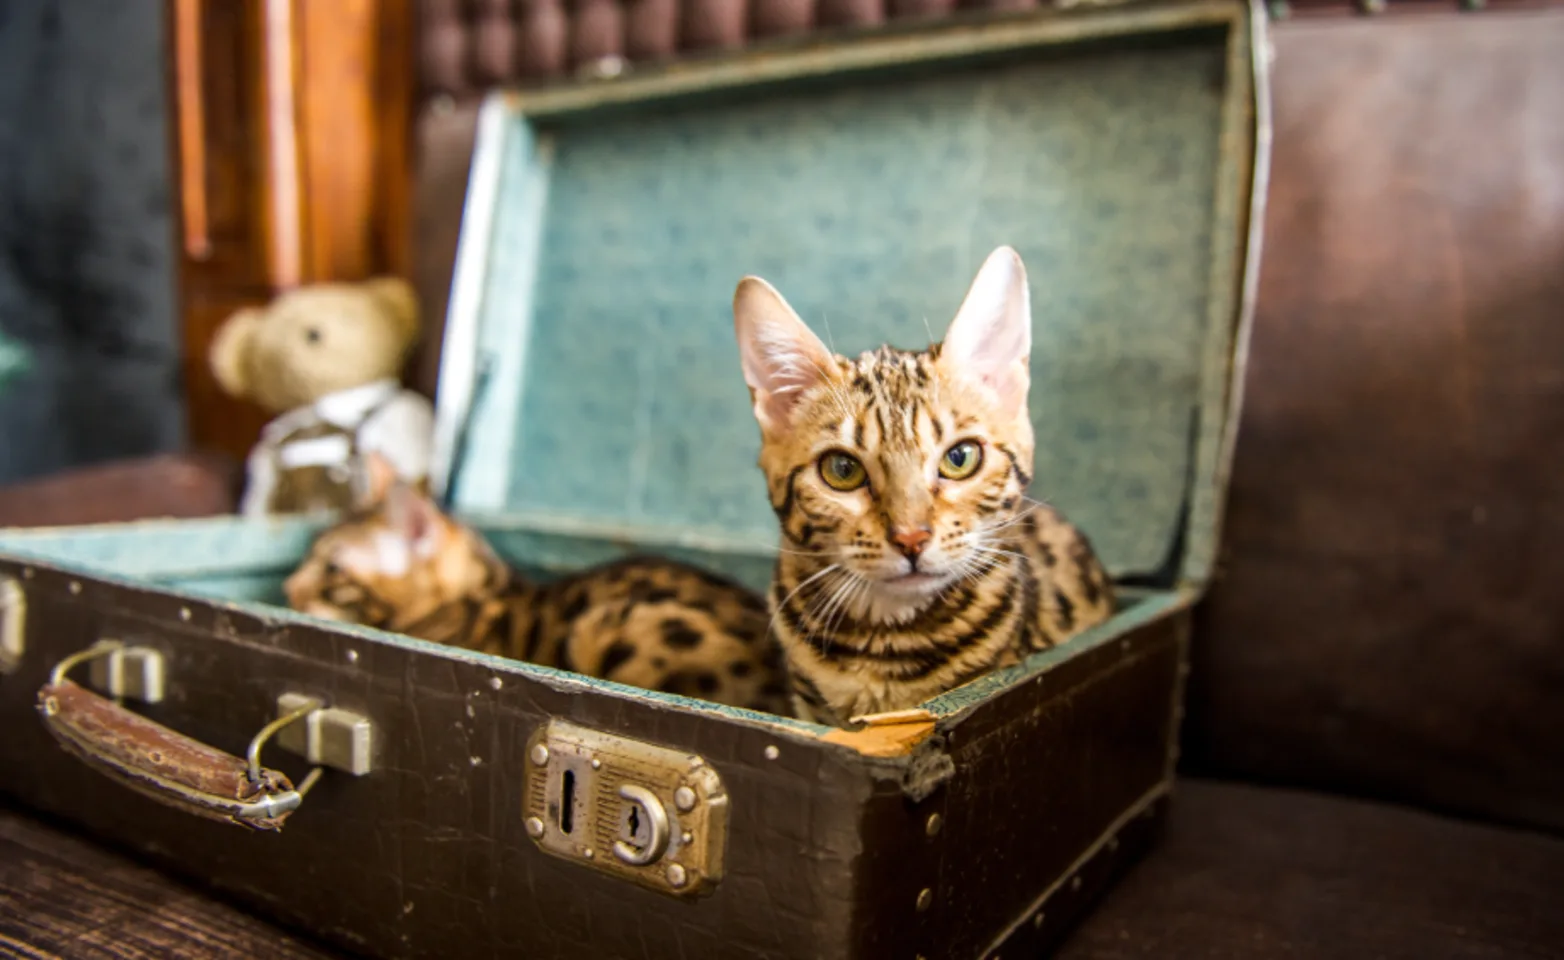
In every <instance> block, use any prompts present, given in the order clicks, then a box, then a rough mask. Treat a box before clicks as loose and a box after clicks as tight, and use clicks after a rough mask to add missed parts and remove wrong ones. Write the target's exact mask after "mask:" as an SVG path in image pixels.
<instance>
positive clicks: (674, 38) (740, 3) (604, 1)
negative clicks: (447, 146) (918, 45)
mask: <svg viewBox="0 0 1564 960" xmlns="http://www.w3.org/2000/svg"><path fill="white" fill-rule="evenodd" d="M1037 3H1038V0H748V2H746V0H421V7H422V9H421V15H422V20H421V23H420V30H421V41H420V45H421V61H422V62H421V64H420V68H421V71H422V76H423V80H424V84H425V89H426V91H427V92H429V93H431V94H448V95H452V96H455V97H457V98H466V97H469V96H472V95H475V94H478V93H481V92H482V91H483V90H485V89H487V88H489V87H491V86H495V85H497V84H503V83H510V82H524V81H527V80H537V79H542V78H547V77H557V76H561V75H563V74H566V73H567V72H569V71H572V70H576V69H578V68H581V67H584V66H590V65H592V64H594V63H596V62H598V61H600V60H602V59H603V58H605V57H623V58H625V59H626V60H629V61H648V60H660V59H666V58H668V57H671V56H674V55H675V54H679V53H684V52H689V51H698V50H706V49H713V48H724V47H738V46H743V45H745V44H746V43H749V42H753V41H756V40H763V39H768V38H772V37H778V36H783V35H787V34H796V33H805V32H808V31H810V30H814V29H819V28H831V27H861V26H872V25H875V24H878V23H883V22H885V21H887V20H894V19H900V18H907V17H923V16H940V15H944V14H947V13H950V12H953V11H954V10H956V9H957V8H958V7H971V8H979V9H998V10H1024V9H1028V8H1030V7H1035V6H1037Z"/></svg>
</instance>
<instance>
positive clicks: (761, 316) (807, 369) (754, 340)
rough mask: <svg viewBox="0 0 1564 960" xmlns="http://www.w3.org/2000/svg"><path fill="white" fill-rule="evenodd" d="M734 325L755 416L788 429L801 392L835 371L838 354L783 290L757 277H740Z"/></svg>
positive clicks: (773, 428) (769, 428) (774, 428)
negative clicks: (803, 316)
mask: <svg viewBox="0 0 1564 960" xmlns="http://www.w3.org/2000/svg"><path fill="white" fill-rule="evenodd" d="M733 330H734V333H735V334H737V336H738V340H739V357H740V359H741V360H742V362H743V364H744V382H745V383H747V384H749V390H750V394H751V396H752V397H753V398H754V401H755V419H757V420H759V421H760V427H761V429H762V430H764V431H766V432H767V433H780V432H783V431H785V430H786V429H787V428H788V427H789V426H790V425H791V422H790V421H791V417H792V413H793V409H794V407H796V406H797V404H798V400H799V397H801V396H802V395H803V394H804V392H805V391H806V390H808V389H809V388H810V387H813V386H816V385H817V384H820V383H824V382H825V381H826V380H827V379H829V378H831V377H833V376H834V375H835V371H836V360H835V359H833V358H832V356H831V351H830V350H827V349H826V346H825V344H823V343H821V342H820V338H819V337H817V336H815V335H814V332H813V331H811V330H810V329H809V328H808V327H806V326H804V321H802V320H800V319H799V318H798V314H796V313H794V312H793V308H792V307H790V306H788V303H787V301H786V300H784V299H782V294H780V293H778V292H777V291H776V289H775V288H774V287H772V286H771V284H769V283H767V282H766V281H764V280H762V279H760V278H759V277H745V278H744V279H743V280H741V281H739V286H738V290H737V291H735V292H734V294H733Z"/></svg>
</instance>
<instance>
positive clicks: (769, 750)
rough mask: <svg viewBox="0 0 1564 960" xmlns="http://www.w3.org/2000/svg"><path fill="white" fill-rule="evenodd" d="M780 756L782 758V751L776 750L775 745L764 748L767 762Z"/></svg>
mask: <svg viewBox="0 0 1564 960" xmlns="http://www.w3.org/2000/svg"><path fill="white" fill-rule="evenodd" d="M780 756H782V751H781V750H778V749H777V748H776V746H775V745H771V746H767V747H766V759H767V760H775V759H776V758H777V757H780Z"/></svg>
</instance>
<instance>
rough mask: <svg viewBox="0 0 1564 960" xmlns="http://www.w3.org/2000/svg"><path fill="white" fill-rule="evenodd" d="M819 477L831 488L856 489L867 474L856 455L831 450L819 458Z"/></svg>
mask: <svg viewBox="0 0 1564 960" xmlns="http://www.w3.org/2000/svg"><path fill="white" fill-rule="evenodd" d="M820 479H822V480H824V481H825V482H826V485H827V486H829V487H830V488H831V489H833V490H857V489H858V488H859V487H861V486H863V484H864V481H865V480H867V479H869V475H868V474H867V473H865V472H864V469H863V464H862V463H859V462H858V458H857V457H854V456H851V455H849V454H845V453H841V452H840V451H836V450H833V451H831V452H830V453H828V454H826V455H825V456H823V457H821V458H820Z"/></svg>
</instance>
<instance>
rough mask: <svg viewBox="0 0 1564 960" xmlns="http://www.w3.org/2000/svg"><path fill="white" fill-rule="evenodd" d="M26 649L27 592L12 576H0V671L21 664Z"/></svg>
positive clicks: (6, 671) (10, 669)
mask: <svg viewBox="0 0 1564 960" xmlns="http://www.w3.org/2000/svg"><path fill="white" fill-rule="evenodd" d="M26 650H27V594H26V593H23V592H22V585H21V584H20V583H18V582H17V581H16V579H15V578H14V577H0V673H11V672H12V671H14V670H15V669H16V668H18V667H20V666H21V665H22V654H23V653H24V652H26Z"/></svg>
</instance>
